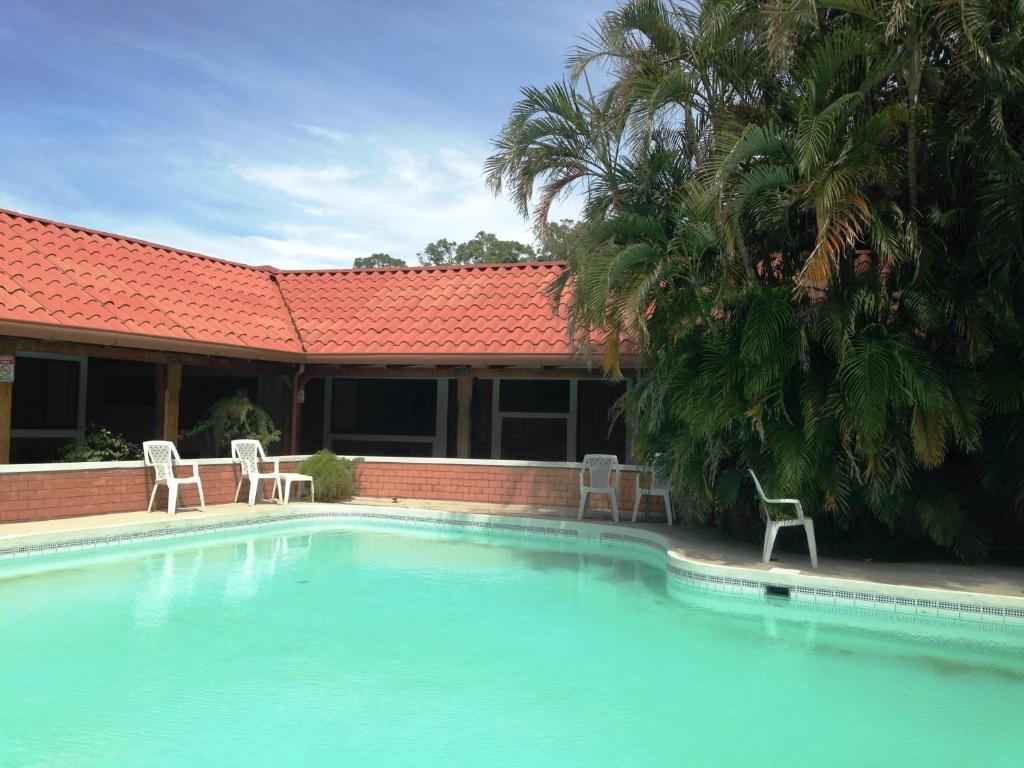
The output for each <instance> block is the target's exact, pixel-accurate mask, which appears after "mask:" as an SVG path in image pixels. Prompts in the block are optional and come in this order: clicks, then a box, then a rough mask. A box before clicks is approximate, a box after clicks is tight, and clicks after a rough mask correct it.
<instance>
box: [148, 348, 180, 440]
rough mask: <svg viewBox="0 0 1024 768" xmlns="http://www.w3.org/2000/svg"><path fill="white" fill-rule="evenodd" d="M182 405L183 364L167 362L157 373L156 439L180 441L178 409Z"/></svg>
mask: <svg viewBox="0 0 1024 768" xmlns="http://www.w3.org/2000/svg"><path fill="white" fill-rule="evenodd" d="M180 405H181V364H180V363H167V364H166V365H161V366H159V367H158V368H157V373H156V424H155V425H154V427H153V433H154V434H155V435H156V437H155V439H156V440H170V441H171V442H177V441H178V411H179V410H180Z"/></svg>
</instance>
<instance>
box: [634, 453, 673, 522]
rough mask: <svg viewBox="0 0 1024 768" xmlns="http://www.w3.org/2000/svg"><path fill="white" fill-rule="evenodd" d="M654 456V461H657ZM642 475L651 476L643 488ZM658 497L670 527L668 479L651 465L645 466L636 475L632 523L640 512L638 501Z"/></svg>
mask: <svg viewBox="0 0 1024 768" xmlns="http://www.w3.org/2000/svg"><path fill="white" fill-rule="evenodd" d="M657 459H658V457H657V456H655V457H654V460H655V461H657ZM644 475H650V476H651V482H650V484H649V485H648V486H647V487H646V488H644V487H643V484H642V482H641V481H642V480H643V477H644ZM644 496H647V497H651V496H660V497H661V498H662V500H663V501H664V502H665V518H666V519H667V520H668V524H669V525H672V492H671V491H670V490H669V487H668V479H667V478H664V477H662V476H661V474H660V473H659V472H658V470H657V469H656V468H655V467H654V465H653V464H651V465H650V466H646V467H644V468H643V469H641V470H640V471H639V472H637V473H636V498H635V499H634V500H633V522H634V523H635V522H636V516H637V513H638V512H639V511H640V500H641V499H642V498H643V497H644Z"/></svg>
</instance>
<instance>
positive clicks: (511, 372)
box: [301, 366, 628, 383]
mask: <svg viewBox="0 0 1024 768" xmlns="http://www.w3.org/2000/svg"><path fill="white" fill-rule="evenodd" d="M467 373H469V374H471V375H472V376H473V377H474V378H478V379H493V378H502V379H603V378H605V376H604V374H603V373H602V372H601V371H599V370H593V371H592V370H588V369H586V368H467V367H466V366H439V367H437V368H384V367H380V366H373V367H371V366H365V367H361V366H310V367H308V368H306V372H305V373H304V374H302V377H301V381H302V383H305V382H307V381H309V380H310V379H316V378H323V377H327V376H332V377H337V378H343V379H366V378H370V379H409V378H416V379H438V378H442V379H443V378H448V379H457V378H458V377H459V376H462V375H464V374H467ZM623 373H624V374H627V373H628V372H627V371H625V370H624V371H623Z"/></svg>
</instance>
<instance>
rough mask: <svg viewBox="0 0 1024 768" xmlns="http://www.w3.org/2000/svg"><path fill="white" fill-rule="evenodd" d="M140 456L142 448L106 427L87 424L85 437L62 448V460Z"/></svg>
mask: <svg viewBox="0 0 1024 768" xmlns="http://www.w3.org/2000/svg"><path fill="white" fill-rule="evenodd" d="M141 458H142V448H140V447H139V446H137V445H136V444H135V443H130V442H128V441H127V440H125V439H124V438H123V437H122V436H121V435H119V434H117V433H116V432H111V431H110V430H109V429H107V428H106V427H96V426H95V425H93V424H90V425H89V431H88V432H86V434H85V437H83V438H80V439H79V440H75V441H74V442H72V443H68V445H67V446H66V447H65V448H64V456H63V457H62V459H61V460H62V461H131V460H132V459H141Z"/></svg>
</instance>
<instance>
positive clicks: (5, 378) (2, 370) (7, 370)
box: [0, 355, 14, 383]
mask: <svg viewBox="0 0 1024 768" xmlns="http://www.w3.org/2000/svg"><path fill="white" fill-rule="evenodd" d="M13 381H14V355H6V356H3V355H0V382H8V383H10V382H13Z"/></svg>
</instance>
